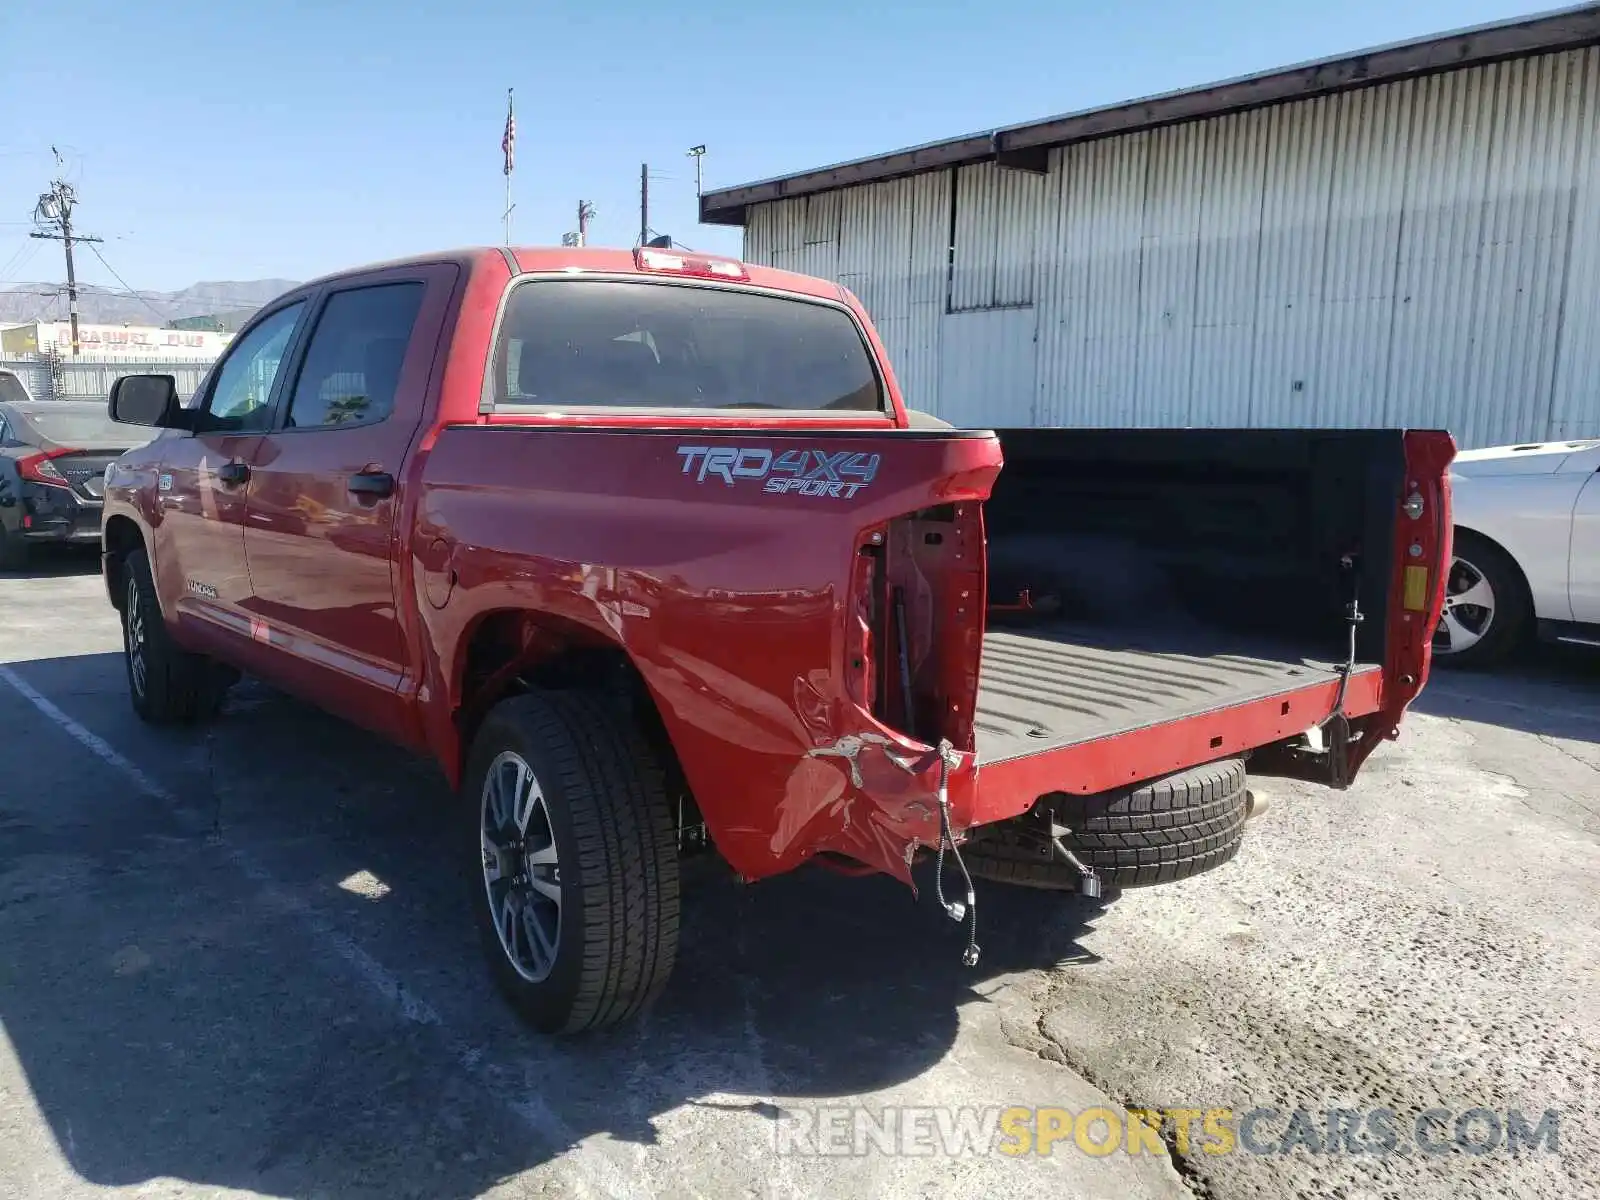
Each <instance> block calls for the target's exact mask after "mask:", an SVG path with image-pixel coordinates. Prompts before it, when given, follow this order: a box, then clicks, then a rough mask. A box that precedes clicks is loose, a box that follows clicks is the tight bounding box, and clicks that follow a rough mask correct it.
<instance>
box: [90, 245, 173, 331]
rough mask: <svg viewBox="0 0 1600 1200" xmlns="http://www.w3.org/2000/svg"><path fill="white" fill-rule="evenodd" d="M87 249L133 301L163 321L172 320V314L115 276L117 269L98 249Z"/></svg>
mask: <svg viewBox="0 0 1600 1200" xmlns="http://www.w3.org/2000/svg"><path fill="white" fill-rule="evenodd" d="M89 249H90V250H91V251H93V253H94V256H95V257H96V258H98V259H99V260H100V265H101V266H102V267H104V268H105V269H106V270H108V271H110V272H111V278H113V279H115V280H116V281H117V282H118V283H120V284H121V285H122V286H123V287H125V288H128V294H129V295H130V296H132V297H133V298H134V299H136V300H138V301H139V303H140V304H142V305H144V306H145V307H146V308H148V309H149V310H150V311H151V312H153V313H155V314H156V316H158V317H160V318H161V319H162V320H163V321H170V320H172V314H171V313H164V312H162V311H161V310H160V309H159V308H157V307H156V306H155V305H154V304H152V303H151V302H150V300H149V298H148V297H146V296H145V295H144V294H143V293H142V292H139V291H137V290H135V289H134V288H132V287H129V286H128V281H127V280H126V279H124V278H123V277H122V276H121V275H118V274H117V269H116V268H115V267H113V266H112V265H111V264H110V263H108V262H107V261H106V256H105V255H104V254H101V253H100V247H98V246H94V245H91V246H90V247H89Z"/></svg>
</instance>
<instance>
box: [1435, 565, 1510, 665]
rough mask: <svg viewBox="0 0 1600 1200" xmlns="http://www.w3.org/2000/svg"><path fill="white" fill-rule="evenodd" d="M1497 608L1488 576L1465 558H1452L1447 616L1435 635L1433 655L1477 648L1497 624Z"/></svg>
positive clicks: (1447, 582)
mask: <svg viewBox="0 0 1600 1200" xmlns="http://www.w3.org/2000/svg"><path fill="white" fill-rule="evenodd" d="M1495 607H1496V606H1495V594H1494V587H1493V585H1492V584H1490V582H1489V577H1488V576H1487V575H1485V574H1484V573H1483V571H1482V570H1481V569H1480V568H1479V567H1477V566H1476V565H1474V564H1473V563H1470V562H1468V561H1467V560H1466V559H1464V558H1461V557H1459V556H1457V557H1455V558H1453V559H1451V560H1450V576H1449V578H1448V579H1447V580H1446V582H1445V597H1444V614H1443V615H1442V616H1441V617H1440V619H1439V629H1438V632H1437V633H1436V634H1435V635H1434V645H1433V649H1434V653H1435V654H1460V653H1461V652H1462V651H1464V650H1469V649H1471V648H1472V647H1473V646H1476V645H1477V644H1478V643H1479V642H1481V641H1482V640H1483V639H1484V637H1485V636H1486V635H1487V634H1488V632H1489V629H1490V628H1491V627H1492V626H1493V625H1494V615H1495Z"/></svg>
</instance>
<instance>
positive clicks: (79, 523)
mask: <svg viewBox="0 0 1600 1200" xmlns="http://www.w3.org/2000/svg"><path fill="white" fill-rule="evenodd" d="M20 508H21V512H20V513H19V514H18V518H19V520H18V524H19V528H18V529H17V533H18V534H19V535H20V536H21V537H22V539H23V540H24V541H26V542H64V543H69V544H74V545H98V544H99V541H100V513H101V509H102V505H101V504H100V503H99V502H97V501H93V500H85V499H83V498H82V497H80V496H78V495H77V494H76V493H75V492H72V491H70V490H69V489H67V488H64V487H41V486H39V485H37V484H30V485H28V486H27V487H26V488H25V489H24V494H23V503H22V505H21V506H20Z"/></svg>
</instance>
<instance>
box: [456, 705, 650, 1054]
mask: <svg viewBox="0 0 1600 1200" xmlns="http://www.w3.org/2000/svg"><path fill="white" fill-rule="evenodd" d="M462 800H463V808H464V809H465V810H466V813H467V814H470V819H471V826H470V828H472V829H473V830H475V832H476V836H475V838H474V839H473V843H472V845H471V849H470V850H469V851H468V853H469V855H470V861H471V863H472V870H471V874H472V877H473V891H474V892H475V896H474V899H473V905H474V911H475V913H476V919H477V924H478V928H479V932H480V934H481V939H482V942H483V946H484V952H485V954H486V955H487V957H488V961H489V965H490V969H491V971H492V973H493V975H494V978H495V981H496V983H497V984H498V985H499V987H500V989H501V991H502V992H503V993H504V994H505V995H506V997H507V998H508V999H509V1000H510V1001H511V1003H512V1006H513V1007H514V1008H516V1010H517V1011H518V1012H519V1013H520V1014H521V1015H522V1016H523V1017H524V1018H525V1019H527V1020H528V1021H529V1022H530V1023H531V1024H532V1025H533V1026H534V1027H535V1028H537V1029H539V1030H541V1031H543V1032H545V1033H573V1032H577V1031H579V1030H583V1029H592V1028H597V1027H599V1026H603V1025H610V1024H615V1023H617V1022H620V1021H624V1020H627V1019H628V1018H631V1017H633V1016H635V1015H636V1014H637V1013H639V1012H640V1011H641V1010H643V1009H644V1008H645V1007H646V1006H648V1005H649V1004H650V1003H651V1002H652V1001H653V1000H654V999H655V998H656V996H657V995H659V994H660V992H661V990H662V989H663V988H664V987H665V986H666V982H667V978H668V976H669V975H670V974H671V973H672V966H673V962H674V960H675V959H676V957H677V950H678V854H677V844H676V841H675V838H674V833H673V824H672V814H671V807H670V805H669V804H668V800H667V791H666V785H665V782H664V779H663V775H662V772H661V771H660V769H659V768H658V766H657V765H656V763H655V761H654V759H653V758H652V755H651V752H650V750H649V748H648V747H647V746H646V744H645V741H644V739H643V738H642V737H641V736H640V735H639V732H638V730H637V729H636V728H635V727H634V725H633V723H632V721H631V719H630V718H629V717H628V716H627V715H626V714H625V713H624V712H623V711H621V709H620V707H619V706H616V705H614V704H613V703H612V702H611V700H610V698H609V697H607V696H605V695H593V694H589V693H586V692H575V691H574V692H557V691H552V692H537V693H532V694H529V695H523V696H516V697H513V698H511V699H509V700H505V701H502V702H501V703H500V704H498V705H496V706H495V708H494V709H493V710H491V711H490V713H489V715H488V716H487V717H486V718H485V719H484V722H483V726H482V728H481V729H480V730H479V731H478V735H477V737H476V738H475V739H474V740H473V743H472V752H471V754H470V756H469V759H468V766H467V771H466V774H465V777H464V779H463V781H462Z"/></svg>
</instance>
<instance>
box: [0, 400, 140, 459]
mask: <svg viewBox="0 0 1600 1200" xmlns="http://www.w3.org/2000/svg"><path fill="white" fill-rule="evenodd" d="M16 413H17V416H18V417H19V418H21V420H20V422H19V424H20V425H21V426H22V428H21V429H19V430H17V431H16V433H17V434H20V435H21V436H22V438H23V440H26V441H30V442H34V443H38V442H50V443H52V444H54V445H56V446H64V447H71V448H73V449H78V450H127V449H130V448H131V447H134V446H142V445H144V444H145V443H146V442H148V441H149V440H150V439H151V438H152V437H154V436H155V434H156V432H157V431H156V430H154V429H141V428H139V427H138V426H135V425H122V424H119V423H118V422H116V421H113V420H112V419H111V418H110V417H109V416H107V415H106V410H105V406H104V405H101V404H73V403H70V402H67V401H58V402H55V403H50V402H44V403H35V404H29V405H27V406H26V407H23V406H21V405H19V406H18V407H17V409H16Z"/></svg>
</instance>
